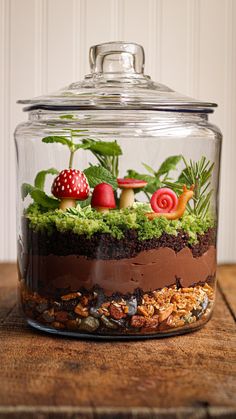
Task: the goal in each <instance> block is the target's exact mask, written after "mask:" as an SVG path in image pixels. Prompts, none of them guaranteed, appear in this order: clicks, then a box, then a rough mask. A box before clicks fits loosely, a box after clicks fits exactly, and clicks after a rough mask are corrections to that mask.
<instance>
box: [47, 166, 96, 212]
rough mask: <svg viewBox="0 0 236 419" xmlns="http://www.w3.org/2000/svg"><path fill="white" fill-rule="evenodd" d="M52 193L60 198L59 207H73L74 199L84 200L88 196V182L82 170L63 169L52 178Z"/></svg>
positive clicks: (63, 208)
mask: <svg viewBox="0 0 236 419" xmlns="http://www.w3.org/2000/svg"><path fill="white" fill-rule="evenodd" d="M52 194H53V195H54V196H55V197H56V198H59V199H60V200H61V202H60V209H61V210H66V209H67V208H71V207H75V206H76V201H77V200H78V201H84V200H85V199H87V198H88V196H89V184H88V181H87V178H86V176H85V174H84V173H83V172H81V171H80V170H76V169H65V170H62V172H60V173H59V175H58V176H57V177H56V178H55V179H54V182H53V185H52Z"/></svg>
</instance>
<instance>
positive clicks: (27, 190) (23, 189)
mask: <svg viewBox="0 0 236 419" xmlns="http://www.w3.org/2000/svg"><path fill="white" fill-rule="evenodd" d="M33 189H34V187H33V186H32V185H30V184H29V183H23V184H22V185H21V198H22V199H23V201H24V199H25V198H26V197H27V195H29V194H30V192H31V191H32V190H33Z"/></svg>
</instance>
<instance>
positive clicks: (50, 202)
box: [30, 188, 59, 209]
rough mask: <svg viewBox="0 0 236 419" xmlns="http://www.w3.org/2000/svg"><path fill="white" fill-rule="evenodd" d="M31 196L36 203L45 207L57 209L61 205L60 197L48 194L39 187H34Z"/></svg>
mask: <svg viewBox="0 0 236 419" xmlns="http://www.w3.org/2000/svg"><path fill="white" fill-rule="evenodd" d="M30 196H31V198H32V199H33V200H34V202H36V204H39V205H41V206H42V207H44V208H48V209H56V208H58V206H59V201H58V199H55V198H52V197H50V196H48V195H46V194H45V192H43V191H41V190H40V189H38V188H33V189H32V190H31V192H30Z"/></svg>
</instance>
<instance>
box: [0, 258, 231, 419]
mask: <svg viewBox="0 0 236 419" xmlns="http://www.w3.org/2000/svg"><path fill="white" fill-rule="evenodd" d="M218 277H219V289H218V295H217V303H216V306H215V310H214V314H213V316H212V319H211V320H210V321H209V322H208V323H207V325H206V326H205V327H203V328H202V329H201V330H199V331H197V332H194V333H191V334H188V335H184V336H177V337H171V338H165V339H159V340H158V339H150V340H145V341H138V340H137V341H117V342H109V341H102V342H101V341H91V340H90V341H88V340H76V339H70V338H61V337H53V336H50V335H46V334H42V333H39V332H37V331H35V330H33V329H31V328H30V327H28V326H27V325H26V324H25V322H24V320H23V317H22V315H21V314H20V312H19V310H18V308H17V304H16V299H17V298H16V282H17V280H16V267H15V265H13V264H2V265H0V378H1V384H0V418H1V419H2V418H20V419H31V418H33V419H35V418H36V419H38V418H40V419H42V418H49V419H51V418H70V419H71V418H73V419H74V418H84V419H87V418H116V419H119V418H121V419H122V418H165V419H169V418H171V419H172V418H181V419H182V418H186V419H190V418H232V419H233V418H236V396H235V395H236V365H235V364H236V338H235V313H236V300H235V294H236V266H233V265H231V266H221V267H220V268H219V274H218Z"/></svg>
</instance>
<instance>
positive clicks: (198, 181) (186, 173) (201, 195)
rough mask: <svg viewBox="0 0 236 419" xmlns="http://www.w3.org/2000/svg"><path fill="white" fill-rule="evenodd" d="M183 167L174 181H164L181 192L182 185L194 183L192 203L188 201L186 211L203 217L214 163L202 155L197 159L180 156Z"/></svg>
mask: <svg viewBox="0 0 236 419" xmlns="http://www.w3.org/2000/svg"><path fill="white" fill-rule="evenodd" d="M182 161H183V163H184V166H185V167H184V169H183V171H182V172H181V174H180V176H179V177H178V180H177V181H176V182H170V181H168V180H167V181H166V182H165V184H166V186H169V187H170V188H172V189H173V190H174V191H175V192H177V193H181V192H182V189H183V185H184V184H185V185H186V186H187V188H190V187H191V185H194V196H193V200H192V203H190V202H189V203H188V206H187V208H188V211H189V212H190V213H193V214H195V215H197V216H201V217H205V216H206V215H207V213H208V212H209V209H210V201H211V196H212V193H213V190H212V189H210V185H211V176H212V172H213V169H214V163H211V162H210V160H207V159H206V157H204V156H202V157H201V159H200V160H199V161H193V160H191V159H190V160H189V162H187V160H186V159H185V158H184V156H182Z"/></svg>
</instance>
